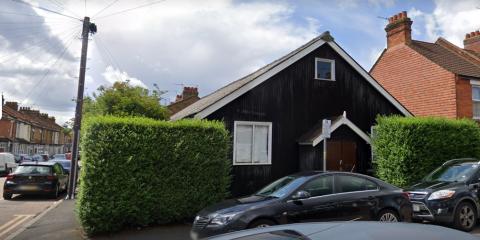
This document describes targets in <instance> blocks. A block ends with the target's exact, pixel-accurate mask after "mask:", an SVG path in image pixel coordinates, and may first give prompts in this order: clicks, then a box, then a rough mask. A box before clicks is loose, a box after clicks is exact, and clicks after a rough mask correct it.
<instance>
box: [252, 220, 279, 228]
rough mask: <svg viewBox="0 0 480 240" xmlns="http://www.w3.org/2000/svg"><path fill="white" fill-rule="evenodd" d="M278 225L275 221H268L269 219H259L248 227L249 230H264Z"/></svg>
mask: <svg viewBox="0 0 480 240" xmlns="http://www.w3.org/2000/svg"><path fill="white" fill-rule="evenodd" d="M273 225H277V224H276V223H275V222H274V221H271V220H268V219H258V220H255V221H253V222H252V223H250V225H248V228H264V227H269V226H273Z"/></svg>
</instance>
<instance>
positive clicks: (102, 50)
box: [94, 35, 122, 82]
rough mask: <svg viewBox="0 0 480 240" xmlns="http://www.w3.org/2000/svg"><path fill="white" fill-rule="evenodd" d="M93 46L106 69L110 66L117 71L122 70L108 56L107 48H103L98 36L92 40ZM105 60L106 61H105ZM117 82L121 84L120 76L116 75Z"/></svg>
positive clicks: (109, 55)
mask: <svg viewBox="0 0 480 240" xmlns="http://www.w3.org/2000/svg"><path fill="white" fill-rule="evenodd" d="M94 42H95V45H96V46H97V48H98V53H99V54H100V58H101V60H102V62H103V63H104V64H105V66H106V67H108V66H109V65H110V66H112V67H113V68H114V70H115V68H116V69H118V71H120V72H121V71H122V68H121V67H120V65H119V64H118V62H117V61H116V60H115V59H114V58H113V55H111V54H109V52H108V50H107V48H106V47H105V46H103V41H101V40H100V38H99V37H98V35H97V36H96V37H95V38H94ZM105 59H106V60H105ZM117 80H118V81H120V82H122V78H121V76H119V75H117Z"/></svg>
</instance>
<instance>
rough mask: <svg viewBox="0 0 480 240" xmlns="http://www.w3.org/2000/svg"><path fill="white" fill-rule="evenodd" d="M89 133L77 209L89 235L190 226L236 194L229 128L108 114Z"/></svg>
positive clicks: (85, 136)
mask: <svg viewBox="0 0 480 240" xmlns="http://www.w3.org/2000/svg"><path fill="white" fill-rule="evenodd" d="M82 127H83V133H82V143H81V148H82V169H81V173H80V189H79V194H78V200H77V209H76V211H77V215H78V218H79V220H80V223H81V224H82V226H83V228H84V230H85V232H86V233H87V234H88V235H94V234H98V233H106V232H113V231H117V230H120V229H121V228H123V227H127V226H131V227H135V226H147V225H151V224H154V223H165V222H171V221H179V220H183V219H185V218H188V217H192V216H194V215H195V213H196V212H198V211H199V210H200V209H202V208H203V207H205V206H207V205H209V204H212V203H214V202H217V201H220V200H222V199H224V198H225V197H226V196H227V194H228V190H227V189H228V187H229V184H230V176H229V174H230V169H231V166H230V165H231V164H230V161H229V160H228V155H227V154H228V151H229V147H230V143H229V141H230V140H229V137H228V132H227V130H225V128H224V126H223V124H222V123H221V122H216V121H213V122H212V121H203V120H182V121H177V122H165V121H155V120H152V119H146V118H118V117H111V116H106V117H94V118H90V119H87V121H86V122H85V124H84V126H82Z"/></svg>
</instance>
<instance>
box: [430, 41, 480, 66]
mask: <svg viewBox="0 0 480 240" xmlns="http://www.w3.org/2000/svg"><path fill="white" fill-rule="evenodd" d="M435 44H438V45H440V46H442V47H444V48H446V49H447V50H449V51H451V52H453V53H455V54H457V55H458V56H460V57H462V58H464V59H466V60H467V61H472V60H473V61H474V64H475V65H477V66H478V67H480V58H479V57H477V56H475V55H473V54H471V53H469V52H468V51H465V49H463V48H460V47H459V46H457V45H455V44H453V43H451V42H450V41H448V40H447V39H445V38H443V37H439V38H438V39H437V41H436V42H435ZM452 48H453V49H452ZM465 55H466V56H465Z"/></svg>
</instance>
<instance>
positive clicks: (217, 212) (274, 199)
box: [191, 172, 412, 238]
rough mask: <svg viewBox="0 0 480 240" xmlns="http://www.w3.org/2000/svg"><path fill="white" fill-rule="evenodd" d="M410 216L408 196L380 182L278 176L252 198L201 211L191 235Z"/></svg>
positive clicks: (338, 175) (340, 175)
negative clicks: (305, 223)
mask: <svg viewBox="0 0 480 240" xmlns="http://www.w3.org/2000/svg"><path fill="white" fill-rule="evenodd" d="M411 214H412V205H411V203H410V200H409V199H408V194H406V193H404V192H403V191H402V190H401V189H399V188H397V187H395V186H392V185H390V184H388V183H385V182H383V181H381V180H379V179H376V178H373V177H369V176H365V175H361V174H355V173H347V172H303V173H298V174H294V175H290V176H286V177H283V178H281V179H279V180H277V181H275V182H273V183H271V184H270V185H268V186H266V187H265V188H263V189H262V190H260V191H258V192H257V193H255V194H254V195H251V196H248V197H243V198H239V199H233V200H227V201H224V202H221V203H218V204H215V205H213V206H209V207H207V208H205V209H203V210H202V211H200V212H199V213H198V215H197V216H196V217H195V220H194V223H193V226H192V231H191V233H192V235H193V236H195V237H199V238H204V237H208V236H213V235H217V234H221V233H226V232H231V231H237V230H243V229H247V228H256V227H267V226H272V225H277V224H286V223H297V222H312V221H339V220H340V221H342V220H378V221H385V222H398V221H407V222H408V221H410V220H411Z"/></svg>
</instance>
